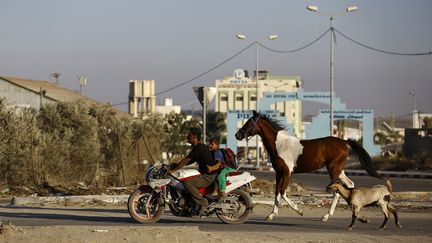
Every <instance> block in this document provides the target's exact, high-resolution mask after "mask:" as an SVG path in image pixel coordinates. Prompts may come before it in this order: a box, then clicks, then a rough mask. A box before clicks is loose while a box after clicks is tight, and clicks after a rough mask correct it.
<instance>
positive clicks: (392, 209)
mask: <svg viewBox="0 0 432 243" xmlns="http://www.w3.org/2000/svg"><path fill="white" fill-rule="evenodd" d="M387 209H388V210H389V211H390V213H392V214H393V216H394V219H395V224H396V226H397V227H398V228H402V225H401V224H400V222H399V217H398V212H397V208H396V207H395V206H394V205H391V204H390V203H389V204H388V205H387Z"/></svg>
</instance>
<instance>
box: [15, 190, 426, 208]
mask: <svg viewBox="0 0 432 243" xmlns="http://www.w3.org/2000/svg"><path fill="white" fill-rule="evenodd" d="M393 195H394V199H395V200H394V202H395V204H396V205H397V206H400V207H415V208H432V192H394V193H393ZM128 198H129V195H85V196H52V197H14V198H12V200H11V202H10V205H12V206H29V205H42V206H44V205H49V204H64V205H72V204H96V203H102V204H111V205H118V204H127V202H128ZM332 198H333V195H332V194H328V193H327V194H306V195H291V196H290V199H291V200H292V201H293V202H294V203H296V204H299V205H309V206H324V205H327V204H329V203H331V200H332ZM252 201H253V203H254V204H264V205H273V204H274V199H273V198H265V197H262V196H258V197H252ZM281 204H282V205H286V202H285V201H283V200H282V201H281ZM338 204H339V205H347V203H346V202H345V200H341V199H340V200H339V203H338Z"/></svg>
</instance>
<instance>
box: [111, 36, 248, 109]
mask: <svg viewBox="0 0 432 243" xmlns="http://www.w3.org/2000/svg"><path fill="white" fill-rule="evenodd" d="M254 44H255V43H251V44H250V45H248V46H247V47H245V48H243V49H242V50H241V51H239V52H237V53H236V54H234V55H232V56H231V57H229V58H228V59H226V60H224V61H223V62H221V63H219V64H218V65H216V66H214V67H212V68H210V69H209V70H207V71H205V72H203V73H201V74H199V75H197V76H195V77H193V78H191V79H189V80H187V81H184V82H182V83H179V84H177V85H175V86H173V87H171V88H168V89H166V90H163V91H160V92H158V93H156V94H155V95H160V94H164V93H167V92H169V91H171V90H173V89H176V88H179V87H181V86H183V85H185V84H188V83H190V82H192V81H194V80H195V79H198V78H200V77H202V76H204V75H206V74H208V73H210V72H211V71H213V70H215V69H217V68H219V67H220V66H222V65H224V64H225V63H227V62H229V61H231V60H232V59H234V58H235V57H237V56H238V55H240V54H242V53H243V52H244V51H246V50H247V49H249V48H250V47H251V46H253V45H254ZM127 103H128V102H121V103H117V104H113V106H119V105H124V104H127Z"/></svg>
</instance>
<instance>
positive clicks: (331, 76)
mask: <svg viewBox="0 0 432 243" xmlns="http://www.w3.org/2000/svg"><path fill="white" fill-rule="evenodd" d="M333 45H334V32H333V16H330V136H333V92H334V66H333V61H334V58H333V55H334V50H333V49H334V48H333V47H334V46H333Z"/></svg>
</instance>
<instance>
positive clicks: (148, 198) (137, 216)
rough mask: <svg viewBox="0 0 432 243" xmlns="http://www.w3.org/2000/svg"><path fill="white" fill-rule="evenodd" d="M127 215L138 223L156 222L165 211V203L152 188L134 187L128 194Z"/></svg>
mask: <svg viewBox="0 0 432 243" xmlns="http://www.w3.org/2000/svg"><path fill="white" fill-rule="evenodd" d="M127 205H128V212H129V215H130V216H131V217H132V218H133V219H134V220H135V221H136V222H138V223H148V224H151V223H156V222H157V221H158V220H159V219H160V218H161V217H162V214H163V213H164V211H165V203H164V202H163V200H161V198H160V196H159V194H157V193H156V192H155V191H154V190H153V189H151V188H146V189H141V188H139V189H136V190H135V191H133V192H132V194H131V195H130V196H129V200H128V204H127Z"/></svg>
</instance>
